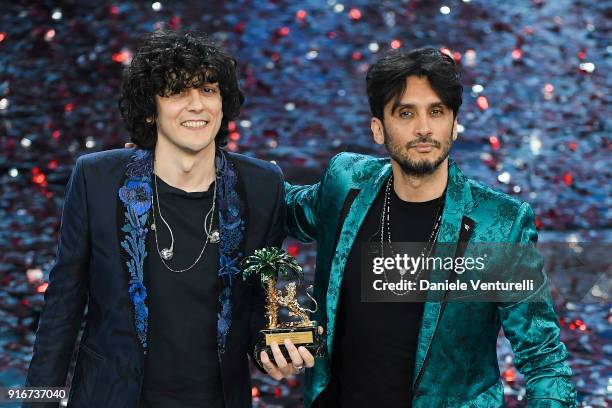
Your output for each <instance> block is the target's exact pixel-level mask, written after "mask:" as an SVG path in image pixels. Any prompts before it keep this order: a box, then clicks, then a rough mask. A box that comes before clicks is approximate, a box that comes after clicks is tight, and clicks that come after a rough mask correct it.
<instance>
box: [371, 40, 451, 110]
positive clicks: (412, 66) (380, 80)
mask: <svg viewBox="0 0 612 408" xmlns="http://www.w3.org/2000/svg"><path fill="white" fill-rule="evenodd" d="M412 75H416V76H419V77H423V76H424V77H427V80H428V81H429V84H430V85H431V88H432V89H433V90H434V92H435V93H436V94H437V95H438V97H440V99H441V100H442V102H443V103H444V105H446V106H448V107H449V108H450V109H452V111H453V119H454V118H456V117H457V113H458V112H459V108H460V107H461V103H462V100H463V98H462V95H463V86H462V85H461V75H460V74H459V70H458V68H457V65H456V64H455V61H454V60H453V59H452V58H451V57H450V56H448V55H447V54H445V53H443V52H440V51H438V50H436V49H435V48H419V49H416V50H412V51H410V52H408V53H404V52H401V51H392V52H390V53H388V54H387V55H386V56H384V57H383V58H381V59H380V60H378V61H377V62H376V63H375V64H373V65H372V66H370V68H369V69H368V73H367V74H366V88H367V89H366V91H367V94H368V101H369V103H370V111H371V112H372V116H374V117H376V118H378V119H380V120H381V121H382V120H383V117H384V108H385V105H386V104H387V103H388V102H389V101H390V100H391V99H395V102H396V104H397V103H399V98H400V97H401V96H402V94H403V93H404V90H405V88H406V78H407V77H409V76H412Z"/></svg>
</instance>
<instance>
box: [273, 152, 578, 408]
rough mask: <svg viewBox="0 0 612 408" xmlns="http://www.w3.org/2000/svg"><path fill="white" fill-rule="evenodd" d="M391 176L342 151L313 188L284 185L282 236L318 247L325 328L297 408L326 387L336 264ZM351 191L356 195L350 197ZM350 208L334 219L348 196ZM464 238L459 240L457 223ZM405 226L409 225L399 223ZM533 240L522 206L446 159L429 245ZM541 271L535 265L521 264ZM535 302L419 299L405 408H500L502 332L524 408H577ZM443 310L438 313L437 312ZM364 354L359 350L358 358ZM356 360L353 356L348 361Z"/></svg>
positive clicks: (555, 341)
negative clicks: (523, 389) (435, 231)
mask: <svg viewBox="0 0 612 408" xmlns="http://www.w3.org/2000/svg"><path fill="white" fill-rule="evenodd" d="M390 174H391V165H390V163H389V160H388V159H376V158H373V157H370V156H364V155H359V154H352V153H341V154H339V155H337V156H335V157H334V158H332V160H331V161H330V163H329V166H328V168H327V169H326V171H325V173H324V175H323V177H322V180H321V182H320V183H317V184H315V185H312V186H292V185H290V184H287V183H286V184H285V190H286V195H285V202H286V204H287V232H288V234H289V235H290V236H293V237H296V238H298V239H300V240H301V241H304V242H309V241H313V240H316V241H317V265H316V276H315V288H314V294H315V298H316V300H317V302H318V303H319V305H325V306H324V307H320V308H319V310H318V311H317V313H316V314H315V316H314V319H316V320H317V321H319V322H322V323H324V325H325V326H326V333H327V346H328V353H327V356H325V357H322V358H318V359H317V361H316V364H315V366H314V368H312V369H307V370H306V384H305V406H306V407H309V406H310V405H311V404H312V402H313V400H315V399H316V398H317V396H318V395H319V394H320V393H321V392H322V391H323V389H324V388H325V387H326V386H327V384H328V383H329V381H330V375H332V374H331V373H330V366H331V355H332V353H333V351H334V350H333V340H334V327H335V318H336V311H337V306H338V299H339V296H340V288H341V286H342V276H343V272H344V266H345V264H346V261H347V259H348V256H349V253H350V251H351V248H352V246H353V242H354V240H355V237H356V236H357V233H358V231H359V228H360V226H361V223H362V222H363V220H364V218H365V216H366V214H367V212H368V210H369V208H370V206H371V205H372V202H373V201H374V199H375V198H376V196H377V195H378V193H379V191H380V189H381V188H382V186H383V185H384V184H385V182H386V181H387V179H388V177H389V176H390ZM350 192H354V193H356V195H355V194H350ZM351 195H352V196H353V197H354V201H353V202H352V203H350V206H349V207H348V209H345V211H346V212H345V215H346V217H345V218H344V222H343V223H342V224H340V218H341V216H340V215H341V213H342V212H343V208H344V207H345V202H346V198H347V196H351ZM466 222H467V223H468V226H469V227H470V228H468V229H470V231H471V232H470V234H469V240H468V239H466V240H464V239H459V238H460V230H461V229H462V226H464V224H465V223H466ZM406 227H407V228H409V226H406ZM458 241H461V242H468V248H469V243H470V242H513V243H525V244H526V243H530V242H536V241H537V232H536V229H535V224H534V215H533V212H532V210H531V208H530V207H529V205H528V204H526V203H522V202H520V201H518V200H516V199H514V198H511V197H510V196H507V195H505V194H502V193H500V192H497V191H494V190H492V189H490V188H488V187H486V186H483V185H482V184H480V183H478V182H475V181H474V180H470V179H468V178H467V177H465V176H464V175H463V174H462V172H461V171H460V170H459V168H458V167H457V166H456V165H455V164H454V163H453V162H452V161H451V164H450V168H449V179H448V186H447V195H446V201H445V206H444V212H443V217H442V224H441V229H440V233H439V236H438V241H437V242H443V243H456V242H458ZM522 266H523V267H528V268H541V267H542V264H541V263H538V264H531V265H522ZM542 290H545V291H547V292H546V294H545V295H543V299H544V300H545V301H543V302H521V303H515V304H510V305H507V304H498V303H478V302H472V303H459V302H447V303H446V304H445V306H444V307H443V306H442V302H426V303H425V308H424V313H423V319H422V323H421V329H420V333H419V340H418V346H417V351H416V360H415V361H416V363H415V372H414V381H415V384H414V388H415V389H414V399H413V401H412V406H413V407H417V408H421V407H423V408H430V407H499V406H503V405H504V390H503V386H502V383H501V381H500V371H499V367H498V364H497V356H496V347H495V346H496V340H497V334H498V333H499V330H500V327H502V328H503V330H504V333H505V335H506V337H507V338H508V339H509V340H510V343H511V345H512V348H513V351H514V355H515V362H516V366H517V367H518V369H519V371H520V372H522V373H523V374H524V376H525V379H526V382H527V395H526V398H527V400H528V401H529V406H530V407H542V408H543V407H547V408H552V407H568V406H575V405H576V392H575V389H574V386H573V385H572V383H571V381H570V377H571V370H570V367H569V366H568V365H567V363H566V359H567V357H568V353H567V350H566V348H565V346H564V345H563V343H561V342H560V340H559V324H558V320H557V316H556V314H555V311H554V309H553V305H552V302H551V301H550V295H549V292H548V290H549V289H548V287H547V286H544V287H543V288H542ZM442 310H444V313H441V312H442ZM364 352H367V350H366V351H364ZM355 358H358V356H355Z"/></svg>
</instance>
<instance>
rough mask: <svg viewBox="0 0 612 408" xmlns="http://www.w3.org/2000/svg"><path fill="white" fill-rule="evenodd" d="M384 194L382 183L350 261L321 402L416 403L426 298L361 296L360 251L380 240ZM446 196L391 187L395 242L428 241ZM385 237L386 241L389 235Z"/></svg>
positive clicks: (358, 404)
mask: <svg viewBox="0 0 612 408" xmlns="http://www.w3.org/2000/svg"><path fill="white" fill-rule="evenodd" d="M384 195H385V187H384V186H383V188H382V189H381V192H380V193H379V195H378V196H377V197H376V199H375V201H374V203H373V205H372V207H371V208H370V210H369V212H368V214H367V215H366V218H365V219H364V222H363V224H362V225H361V228H360V230H359V232H358V234H357V237H356V239H355V243H354V244H353V247H352V249H351V252H350V255H349V258H348V260H347V263H346V267H345V270H344V277H343V280H342V288H341V292H340V299H339V305H338V312H337V316H336V330H335V340H334V345H333V353H332V367H331V382H330V384H329V386H328V387H327V389H326V390H325V391H324V393H323V395H322V396H321V398H320V401H319V404H320V405H317V406H323V407H350V408H356V407H394V408H395V407H410V406H411V404H412V382H413V371H414V360H415V355H416V348H417V343H418V337H419V331H420V325H421V318H422V315H423V303H410V302H377V303H372V302H370V303H367V302H361V262H362V256H361V255H362V252H361V251H362V250H365V247H364V244H365V243H367V242H380V223H381V211H382V208H383V201H384ZM441 200H442V198H438V199H435V200H431V201H426V202H422V203H412V202H405V201H402V200H401V199H400V198H399V197H398V196H397V195H396V194H395V191H393V188H391V192H390V200H389V201H390V216H391V219H390V226H391V238H392V240H393V242H419V243H421V242H427V241H428V240H429V238H430V235H431V231H432V229H433V227H434V224H435V218H436V215H437V214H438V211H439V206H440V204H441ZM385 228H386V227H385ZM385 235H386V233H385ZM384 240H385V242H387V237H386V236H385V237H384Z"/></svg>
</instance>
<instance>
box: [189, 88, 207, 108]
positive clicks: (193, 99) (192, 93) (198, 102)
mask: <svg viewBox="0 0 612 408" xmlns="http://www.w3.org/2000/svg"><path fill="white" fill-rule="evenodd" d="M188 95H189V103H188V105H187V110H188V111H190V112H201V111H202V110H203V109H204V101H203V100H202V98H203V96H202V94H201V93H200V91H199V90H197V89H195V88H191V89H190V90H189V94H188Z"/></svg>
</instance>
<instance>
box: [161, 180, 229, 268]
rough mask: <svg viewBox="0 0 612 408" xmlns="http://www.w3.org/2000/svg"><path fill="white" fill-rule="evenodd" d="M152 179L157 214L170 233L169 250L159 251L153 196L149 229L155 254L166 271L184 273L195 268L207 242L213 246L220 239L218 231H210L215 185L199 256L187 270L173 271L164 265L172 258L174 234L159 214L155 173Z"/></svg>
mask: <svg viewBox="0 0 612 408" xmlns="http://www.w3.org/2000/svg"><path fill="white" fill-rule="evenodd" d="M153 177H154V185H155V201H156V202H157V211H158V212H159V217H160V218H161V220H162V222H163V223H164V224H165V225H166V228H168V231H169V232H170V248H164V249H161V250H160V249H159V240H158V237H157V220H156V218H155V202H154V201H153V195H151V207H153V224H151V229H152V230H153V232H154V235H155V247H156V249H157V253H158V254H159V257H160V258H161V261H162V263H163V264H164V266H165V267H166V269H168V270H169V271H171V272H174V273H182V272H186V271H188V270H190V269H191V268H193V267H194V266H196V264H197V263H198V262H199V261H200V259H201V258H202V255H204V251H205V250H206V246H207V245H208V242H211V243H213V244H214V243H217V242H219V239H220V234H219V231H218V230H213V231H211V229H212V224H213V219H214V216H215V215H214V213H215V204H216V201H217V188H216V185H215V188H214V190H213V202H212V206H211V207H210V210H208V212H207V213H206V217H204V234H205V236H206V239H205V240H204V245H203V246H202V250H201V251H200V254H199V255H198V257H197V259H196V260H195V261H194V262H193V263H192V264H191V266H189V267H188V268H184V269H173V268H171V267H170V266H169V265H168V264H167V263H166V261H169V260H170V259H172V257H173V256H174V234H173V233H172V228H170V225H169V224H168V222H166V219H165V218H164V216H163V215H162V212H161V205H160V202H159V193H158V188H157V174H155V172H154V173H153Z"/></svg>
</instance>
